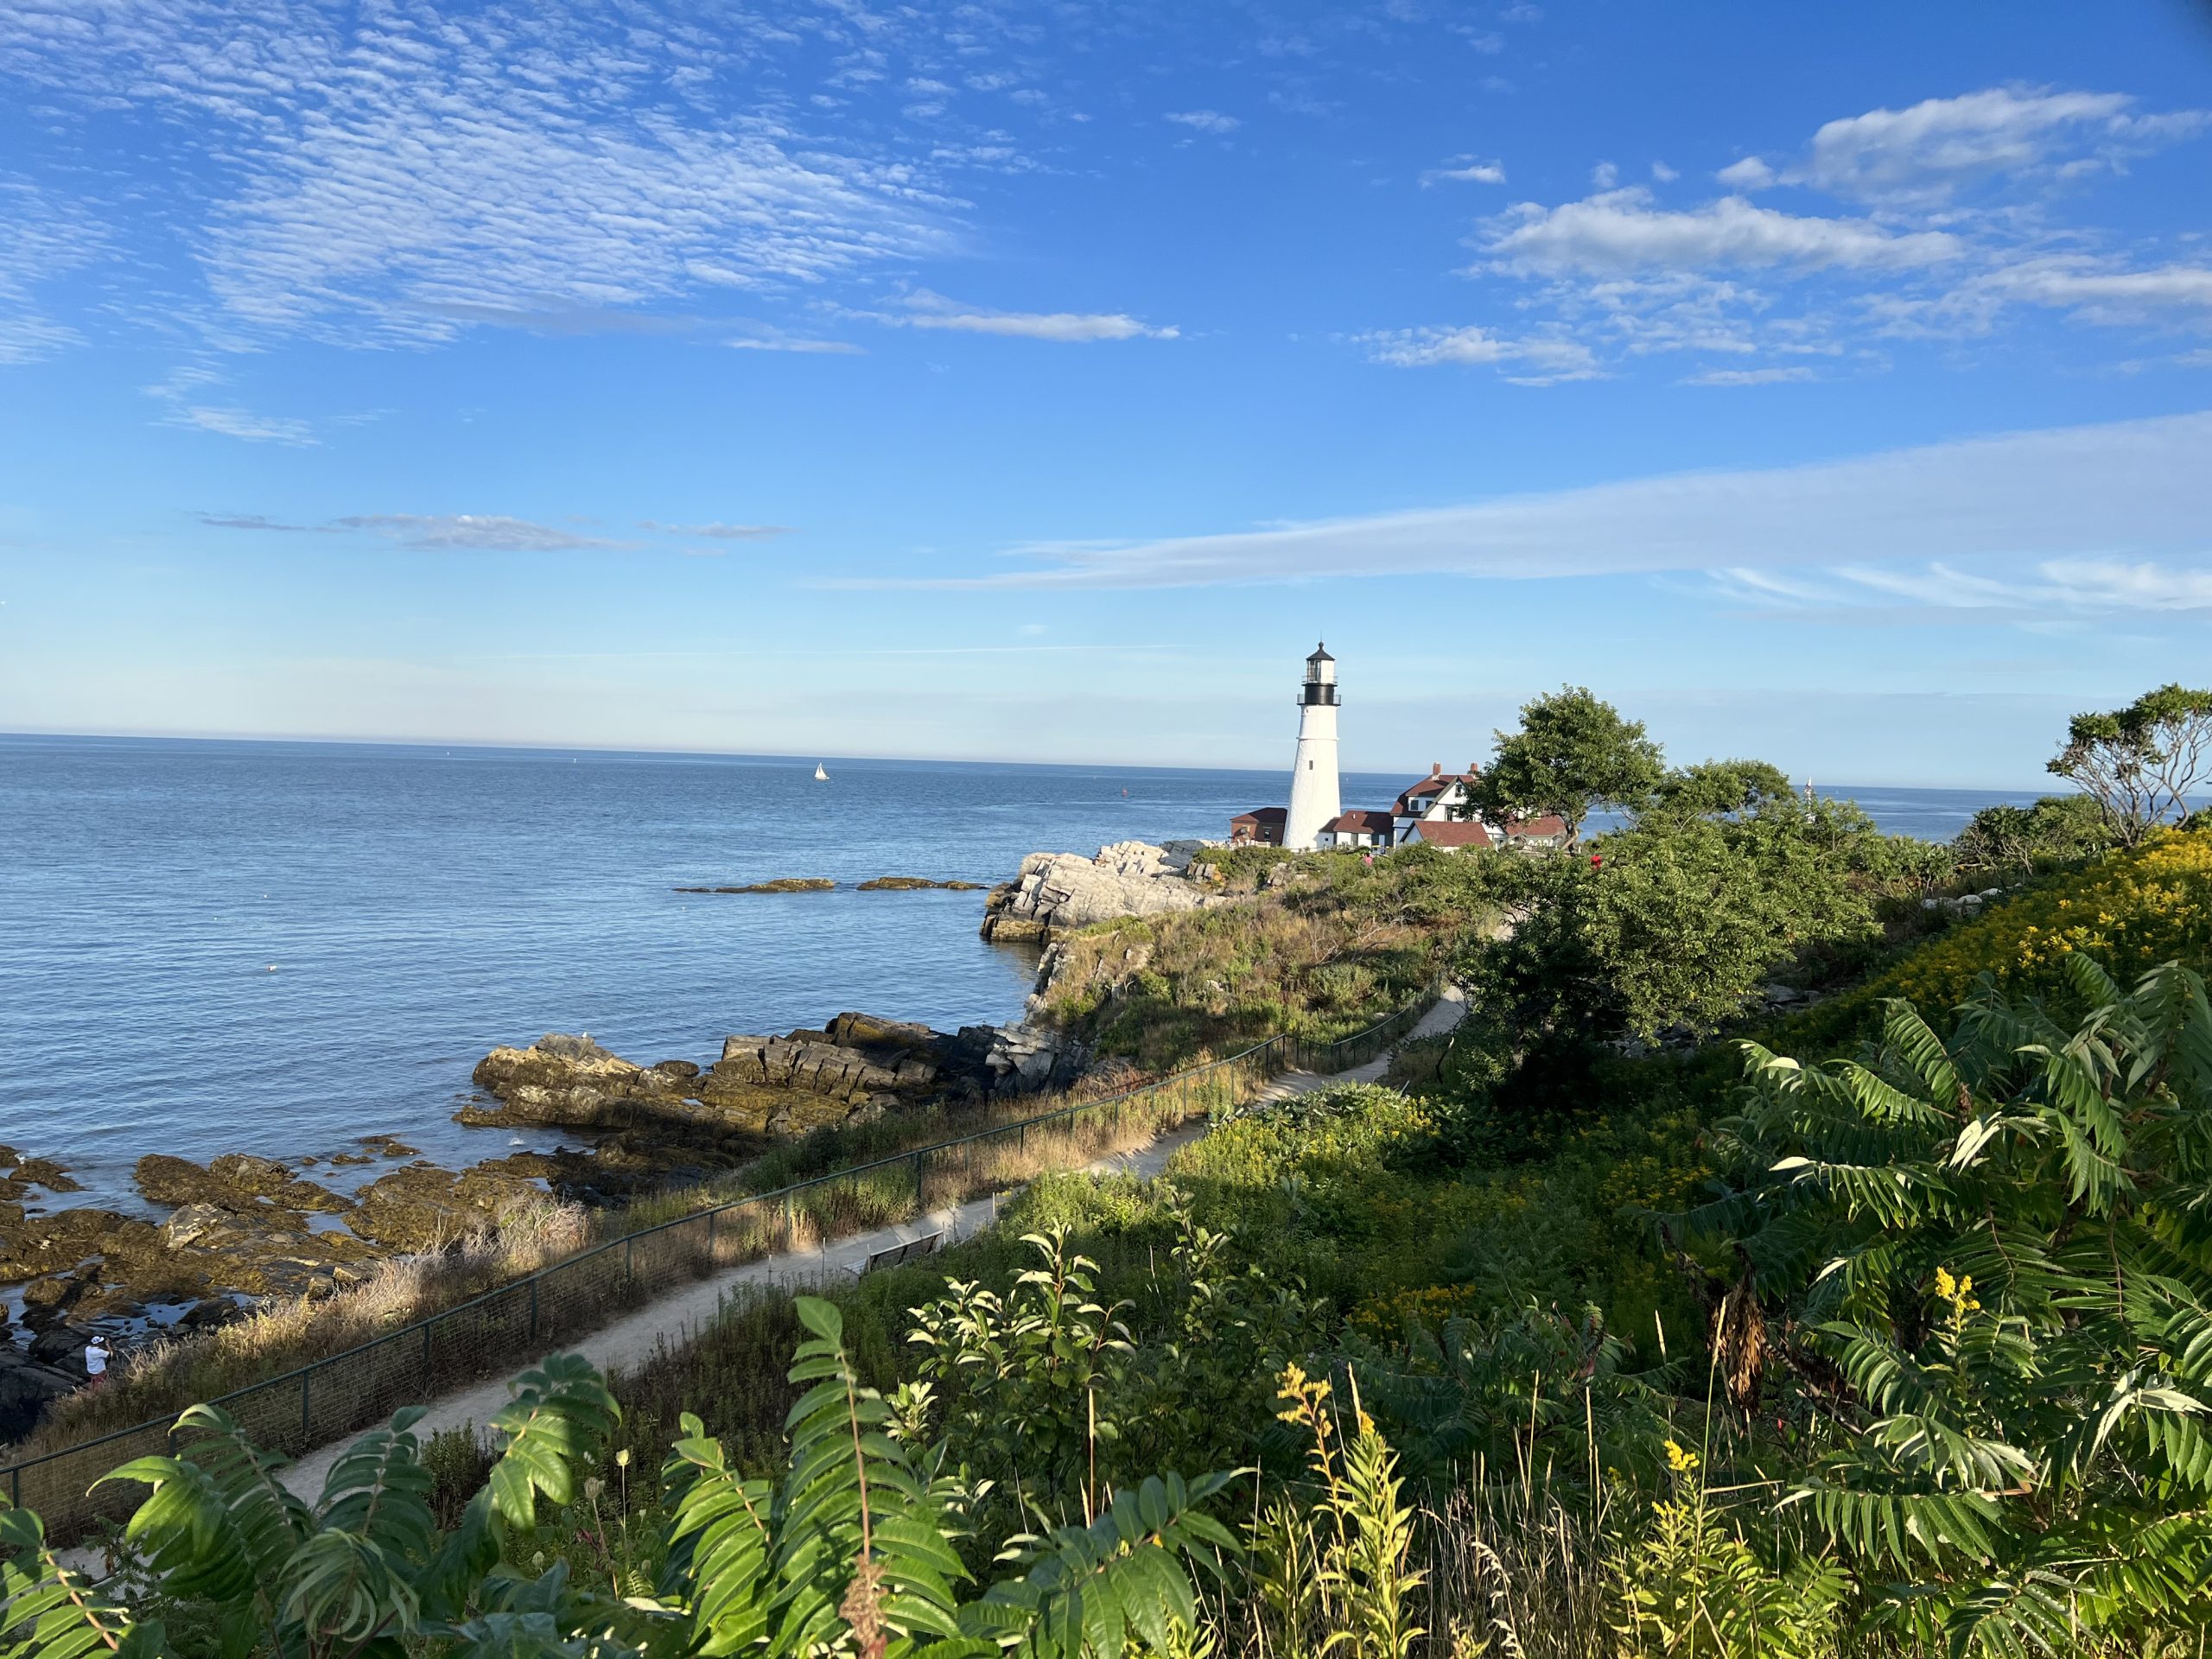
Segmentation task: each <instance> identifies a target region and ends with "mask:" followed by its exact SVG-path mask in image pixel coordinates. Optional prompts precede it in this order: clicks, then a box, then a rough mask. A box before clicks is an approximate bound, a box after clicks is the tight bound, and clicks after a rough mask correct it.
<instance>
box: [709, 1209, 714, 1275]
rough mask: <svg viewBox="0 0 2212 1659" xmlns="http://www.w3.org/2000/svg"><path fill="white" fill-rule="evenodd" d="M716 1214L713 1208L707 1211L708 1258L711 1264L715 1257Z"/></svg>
mask: <svg viewBox="0 0 2212 1659" xmlns="http://www.w3.org/2000/svg"><path fill="white" fill-rule="evenodd" d="M714 1259H715V1211H712V1210H709V1211H707V1260H708V1262H709V1263H710V1264H711V1263H712V1262H713V1261H714Z"/></svg>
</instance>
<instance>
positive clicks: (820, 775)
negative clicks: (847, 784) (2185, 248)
mask: <svg viewBox="0 0 2212 1659" xmlns="http://www.w3.org/2000/svg"><path fill="white" fill-rule="evenodd" d="M814 781H815V782H816V783H817V784H826V783H828V782H829V773H828V772H824V771H823V769H822V763H821V762H820V761H819V760H817V761H816V762H815V763H814Z"/></svg>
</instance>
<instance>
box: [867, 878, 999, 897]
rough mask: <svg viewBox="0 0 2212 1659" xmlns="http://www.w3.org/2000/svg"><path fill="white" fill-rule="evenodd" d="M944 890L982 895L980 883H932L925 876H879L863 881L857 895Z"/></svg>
mask: <svg viewBox="0 0 2212 1659" xmlns="http://www.w3.org/2000/svg"><path fill="white" fill-rule="evenodd" d="M930 887H938V888H942V889H943V890H944V891H945V892H947V893H981V892H982V890H983V884H982V882H980V881H932V880H930V879H929V878H928V877H927V876H925V875H879V876H876V877H874V878H873V879H872V880H867V881H863V882H861V884H860V886H859V887H855V889H854V891H855V893H919V892H921V891H923V890H924V889H925V888H930Z"/></svg>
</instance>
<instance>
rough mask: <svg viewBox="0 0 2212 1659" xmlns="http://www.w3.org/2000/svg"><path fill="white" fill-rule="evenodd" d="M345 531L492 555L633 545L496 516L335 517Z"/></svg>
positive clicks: (394, 514) (404, 543)
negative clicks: (479, 551) (368, 533)
mask: <svg viewBox="0 0 2212 1659" xmlns="http://www.w3.org/2000/svg"><path fill="white" fill-rule="evenodd" d="M331 522H332V524H334V525H336V526H337V527H339V528H340V529H344V530H359V531H368V532H370V533H371V534H372V535H378V536H384V537H389V538H390V539H391V540H392V541H395V542H397V543H399V544H400V545H401V546H403V547H410V548H419V549H426V550H429V549H447V548H469V549H476V550H484V551H487V552H495V553H567V552H584V551H602V550H621V549H626V548H629V547H632V546H634V545H636V543H631V542H616V541H609V540H607V538H606V537H600V536H583V535H579V534H578V533H577V532H576V531H572V530H563V529H561V528H560V527H559V526H558V525H555V524H534V523H532V522H531V520H529V519H527V518H506V517H505V516H504V515H501V514H499V513H473V512H457V513H420V512H370V513H357V514H355V515H353V517H350V518H334V519H333V520H332V521H331Z"/></svg>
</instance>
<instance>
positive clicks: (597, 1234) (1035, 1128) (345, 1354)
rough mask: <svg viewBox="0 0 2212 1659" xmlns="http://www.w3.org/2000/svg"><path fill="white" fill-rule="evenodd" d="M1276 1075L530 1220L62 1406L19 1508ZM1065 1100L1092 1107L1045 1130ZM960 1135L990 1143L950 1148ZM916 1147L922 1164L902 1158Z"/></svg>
mask: <svg viewBox="0 0 2212 1659" xmlns="http://www.w3.org/2000/svg"><path fill="white" fill-rule="evenodd" d="M1280 1066H1281V1056H1280V1055H1274V1054H1270V1055H1267V1056H1254V1057H1250V1058H1243V1059H1238V1060H1235V1061H1232V1062H1230V1063H1225V1064H1224V1065H1219V1066H1216V1067H1214V1068H1212V1069H1211V1070H1209V1071H1204V1072H1200V1073H1196V1074H1181V1075H1179V1076H1177V1077H1170V1078H1167V1079H1164V1080H1163V1081H1162V1082H1160V1084H1155V1085H1153V1086H1151V1087H1149V1088H1147V1089H1145V1090H1140V1091H1139V1092H1137V1093H1135V1094H1134V1095H1131V1096H1115V1097H1109V1099H1107V1100H1104V1101H1090V1102H1085V1101H1083V1100H1080V1099H1078V1100H1075V1101H1072V1102H1070V1101H1066V1100H1065V1097H1062V1099H1061V1100H1059V1101H1058V1102H1055V1101H1053V1100H1050V1099H1046V1098H1041V1097H1036V1096H1033V1097H1030V1098H1028V1099H1026V1100H1024V1101H1021V1102H1019V1103H1011V1104H1007V1105H1001V1106H998V1107H994V1108H989V1109H982V1110H979V1111H976V1112H972V1113H969V1114H963V1115H961V1116H956V1117H950V1118H947V1117H937V1118H933V1119H930V1120H916V1119H907V1120H904V1121H903V1122H886V1123H885V1124H879V1125H871V1126H868V1129H867V1132H866V1133H861V1132H850V1133H849V1134H847V1135H845V1136H843V1137H842V1138H840V1139H838V1140H836V1141H832V1142H829V1143H827V1145H826V1146H825V1144H824V1143H823V1142H819V1141H817V1143H816V1144H815V1145H814V1146H812V1147H798V1148H794V1149H792V1151H791V1154H790V1156H791V1159H792V1160H797V1166H799V1167H804V1160H809V1159H813V1158H821V1157H824V1156H828V1155H830V1154H831V1152H832V1151H833V1150H834V1151H836V1152H842V1153H844V1154H850V1153H851V1152H852V1151H854V1150H855V1149H865V1148H868V1147H870V1146H871V1143H872V1144H873V1145H874V1147H883V1146H885V1145H888V1146H889V1147H891V1148H892V1152H893V1158H894V1160H895V1161H892V1162H889V1163H879V1165H878V1166H875V1167H861V1168H856V1169H853V1170H851V1171H850V1173H849V1174H847V1175H844V1176H842V1177H840V1176H837V1175H836V1174H834V1173H833V1174H832V1175H831V1176H829V1177H828V1178H825V1179H819V1180H817V1182H815V1184H813V1185H809V1186H806V1187H804V1188H803V1189H801V1190H800V1191H798V1192H791V1193H789V1194H788V1195H787V1196H786V1197H785V1198H783V1199H781V1200H778V1199H776V1198H774V1197H773V1196H772V1195H771V1196H770V1197H769V1198H767V1199H766V1201H765V1202H762V1203H759V1204H754V1205H747V1206H745V1207H743V1208H741V1209H737V1210H717V1209H715V1206H716V1205H725V1204H727V1203H728V1202H729V1199H730V1198H731V1194H730V1193H729V1192H728V1188H727V1187H726V1186H717V1187H702V1188H699V1189H695V1190H692V1191H689V1192H683V1193H673V1194H664V1195H661V1196H660V1197H659V1198H656V1199H653V1200H650V1201H648V1202H646V1203H643V1204H639V1205H632V1206H629V1207H626V1208H625V1209H622V1210H617V1211H604V1212H598V1213H594V1212H590V1211H582V1210H580V1209H577V1208H575V1206H566V1205H540V1206H532V1207H531V1208H529V1209H526V1210H524V1211H518V1212H517V1213H515V1214H513V1215H512V1216H510V1217H504V1218H503V1224H502V1225H500V1226H499V1227H496V1228H489V1229H486V1230H485V1231H484V1232H483V1233H481V1234H480V1235H477V1236H472V1237H471V1238H468V1239H466V1240H461V1241H457V1242H456V1243H454V1245H453V1246H451V1247H449V1248H448V1249H447V1250H445V1251H443V1252H442V1253H439V1254H437V1255H428V1256H422V1257H416V1258H413V1259H410V1260H407V1261H404V1262H392V1263H390V1264H387V1265H386V1266H385V1268H383V1269H382V1270H380V1271H379V1273H378V1274H377V1276H376V1277H375V1278H374V1279H373V1280H372V1281H371V1282H370V1283H369V1284H367V1285H365V1286H363V1287H359V1288H358V1289H356V1290H354V1291H352V1292H348V1293H344V1294H340V1295H338V1296H334V1297H331V1298H328V1299H327V1300H321V1301H315V1302H307V1301H294V1302H285V1303H279V1304H270V1305H265V1306H263V1307H262V1308H260V1309H258V1310H257V1312H256V1313H254V1314H253V1315H251V1317H249V1318H247V1319H244V1320H242V1321H240V1322H238V1324H236V1325H231V1326H229V1327H226V1328H224V1329H221V1330H219V1331H216V1332H210V1333H207V1334H205V1335H202V1336H198V1337H194V1338H186V1339H182V1340H179V1341H175V1342H167V1343H162V1344H156V1346H154V1347H151V1348H149V1349H148V1350H144V1351H141V1352H139V1353H137V1354H135V1355H133V1356H131V1357H130V1358H129V1359H128V1360H127V1361H126V1362H125V1363H124V1364H123V1365H121V1366H119V1367H118V1374H117V1376H115V1379H114V1381H113V1382H111V1383H110V1385H109V1386H108V1387H107V1388H106V1389H104V1390H102V1391H99V1392H97V1393H86V1394H81V1395H76V1396H74V1397H73V1398H72V1399H70V1400H68V1401H67V1402H63V1403H62V1406H61V1408H60V1410H58V1411H57V1412H56V1413H55V1414H54V1415H53V1417H51V1418H50V1419H49V1421H48V1422H47V1423H45V1424H44V1425H42V1426H41V1428H40V1429H39V1431H38V1432H37V1433H36V1434H35V1436H34V1437H32V1439H31V1440H29V1441H27V1442H26V1443H24V1444H23V1445H22V1446H21V1447H19V1448H17V1449H16V1452H15V1454H14V1457H13V1458H12V1459H10V1460H11V1461H13V1462H16V1463H17V1464H18V1465H22V1464H23V1463H25V1462H26V1460H28V1459H48V1461H44V1462H41V1463H37V1464H33V1465H30V1466H29V1467H22V1468H21V1469H20V1470H19V1471H18V1472H17V1473H16V1475H15V1476H14V1477H12V1480H13V1483H14V1484H15V1486H16V1490H17V1491H18V1492H19V1493H20V1497H21V1501H22V1503H25V1504H28V1505H30V1506H32V1507H35V1508H37V1509H39V1510H41V1511H42V1512H43V1513H44V1514H45V1515H46V1516H47V1519H48V1523H49V1525H52V1526H54V1527H55V1528H57V1529H60V1531H62V1532H64V1533H68V1532H74V1531H78V1530H80V1529H82V1527H83V1526H84V1525H85V1524H86V1523H87V1522H90V1521H91V1520H92V1519H93V1518H94V1517H95V1516H96V1515H97V1514H98V1513H99V1510H100V1509H101V1507H103V1506H102V1505H101V1504H99V1503H96V1502H93V1501H90V1500H88V1499H87V1498H86V1497H85V1492H86V1487H87V1486H89V1484H91V1482H92V1479H93V1478H96V1477H97V1476H98V1475H99V1474H101V1473H104V1472H105V1470H106V1468H107V1467H108V1466H109V1465H111V1464H112V1463H113V1462H115V1461H117V1460H118V1458H119V1456H127V1455H130V1454H131V1453H133V1452H141V1451H146V1450H153V1449H157V1448H158V1446H160V1444H161V1441H162V1433H161V1430H160V1422H161V1421H162V1419H164V1418H167V1417H168V1416H171V1415H174V1414H175V1413H176V1412H178V1411H180V1410H181V1409H182V1408H183V1407H184V1406H186V1405H188V1404H191V1403H193V1402H197V1401H206V1400H214V1399H222V1398H225V1397H226V1396H228V1402H229V1408H230V1409H231V1410H232V1414H234V1415H235V1416H237V1417H238V1418H239V1419H240V1421H243V1422H245V1423H246V1424H247V1426H248V1428H249V1431H250V1432H251V1433H254V1434H255V1436H256V1437H257V1439H258V1440H260V1442H261V1443H262V1444H264V1445H267V1446H272V1447H275V1448H277V1449H280V1450H284V1451H288V1452H295V1453H296V1452H302V1451H305V1450H308V1449H310V1448H311V1447H313V1446H316V1445H319V1444H321V1443H323V1442H325V1441H327V1440H331V1439H334V1438H336V1437H338V1436H339V1435H340V1434H343V1433H346V1432H349V1431H350V1430H352V1429H354V1428H358V1427H362V1426H364V1425H365V1424H367V1423H370V1422H373V1421H378V1419H380V1418H381V1417H382V1416H383V1415H385V1414H386V1413H387V1412H388V1411H390V1410H391V1408H393V1407H395V1406H397V1405H398V1404H401V1403H404V1402H406V1401H408V1400H411V1399H422V1398H435V1397H436V1396H437V1395H440V1394H442V1393H444V1392H447V1391H448V1390H450V1389H452V1388H454V1387H456V1386H459V1385H461V1384H462V1383H468V1382H473V1381H475V1380H478V1379H480V1378H482V1377H486V1376H494V1375H498V1374H500V1373H503V1372H505V1371H510V1370H513V1369H514V1368H515V1367H516V1366H517V1365H518V1364H521V1363H526V1362H527V1361H528V1360H530V1359H531V1358H533V1357H536V1355H537V1353H539V1352H542V1351H544V1350H545V1349H546V1348H547V1347H548V1346H549V1345H550V1344H556V1343H558V1342H560V1341H563V1340H569V1339H573V1338H575V1337H577V1336H579V1335H582V1334H583V1333H585V1332H589V1331H591V1330H594V1329H596V1328H598V1327H599V1326H600V1325H604V1324H606V1323H607V1322H608V1321H609V1320H610V1319H613V1318H615V1317H618V1316H619V1315H620V1314H622V1313H626V1312H628V1311H630V1310H632V1309H633V1308H636V1307H639V1306H643V1305H644V1304H645V1303H647V1302H650V1301H651V1300H654V1299H655V1298H656V1297H658V1296H659V1295H661V1294H665V1292H667V1291H668V1290H669V1289H671V1288H673V1287H677V1286H680V1285H682V1284H685V1283H688V1282H690V1281H696V1280H697V1279H699V1278H701V1277H704V1276H707V1275H709V1274H715V1273H717V1272H721V1271H724V1270H727V1269H729V1268H734V1267H737V1266H740V1265H742V1264H744V1263H747V1262H753V1261H755V1260H758V1259H760V1258H761V1257H763V1256H766V1255H774V1254H778V1253H781V1252H787V1251H794V1250H804V1249H809V1248H811V1247H812V1246H814V1245H816V1244H818V1243H822V1242H823V1241H826V1240H830V1239H836V1238H839V1237H843V1236H849V1235H851V1234H853V1233H855V1232H860V1231H864V1230H868V1229H871V1228H874V1227H879V1226H881V1225H883V1224H887V1223H890V1222H894V1221H901V1220H905V1219H907V1218H909V1217H913V1216H915V1215H917V1214H919V1213H922V1212H924V1211H929V1210H931V1209H934V1208H937V1207H938V1206H942V1205H950V1204H957V1203H959V1202H962V1201H964V1200H966V1199H969V1198H976V1197H979V1196H982V1195H983V1194H986V1193H995V1192H1003V1191H1006V1190H1007V1189H1008V1188H1011V1187H1015V1186H1019V1185H1022V1184H1024V1183H1026V1182H1027V1181H1028V1180H1030V1179H1033V1178H1034V1177H1035V1176H1037V1175H1039V1174H1040V1173H1044V1172H1046V1171H1049V1170H1058V1169H1067V1168H1071V1167H1077V1166H1081V1165H1084V1164H1086V1163H1090V1162H1094V1161H1096V1160H1099V1159H1102V1158H1103V1157H1106V1156H1108V1155H1110V1154H1116V1153H1119V1152H1124V1151H1128V1150H1130V1149H1133V1148H1135V1147H1141V1146H1142V1145H1145V1144H1146V1143H1147V1142H1149V1141H1152V1140H1154V1139H1155V1138H1156V1137H1157V1136H1158V1135H1160V1133H1161V1132H1162V1131H1163V1130H1166V1129H1167V1128H1173V1127H1174V1126H1176V1125H1179V1124H1180V1123H1182V1122H1186V1121H1188V1120H1189V1119H1191V1118H1192V1117H1195V1116H1202V1115H1205V1114H1206V1113H1209V1112H1211V1111H1215V1110H1218V1109H1222V1108H1224V1107H1225V1106H1229V1105H1233V1104H1236V1103H1239V1102H1241V1101H1243V1100H1245V1099H1249V1097H1250V1096H1252V1095H1253V1094H1254V1093H1255V1092H1256V1091H1257V1090H1259V1089H1260V1088H1261V1087H1263V1086H1264V1085H1265V1084H1266V1083H1267V1082H1268V1078H1269V1077H1270V1076H1271V1075H1272V1073H1273V1071H1275V1070H1279V1069H1280ZM1056 1104H1072V1105H1074V1106H1076V1107H1077V1108H1083V1107H1085V1106H1088V1107H1089V1108H1090V1109H1078V1110H1077V1111H1075V1112H1073V1113H1071V1114H1070V1115H1067V1116H1060V1117H1058V1118H1057V1119H1055V1120H1054V1121H1052V1122H1037V1121H1036V1120H1037V1119H1038V1118H1039V1116H1045V1115H1046V1114H1048V1113H1050V1112H1051V1111H1052V1109H1054V1107H1055V1105H1056ZM963 1131H964V1132H965V1133H966V1134H968V1135H982V1136H983V1137H984V1138H982V1139H970V1140H967V1141H964V1142H963V1143H962V1144H958V1145H951V1146H947V1145H944V1144H942V1142H943V1141H944V1139H945V1138H946V1137H947V1135H948V1134H949V1133H952V1134H957V1133H960V1132H963ZM917 1142H919V1143H920V1144H919V1145H917V1144H916V1143H917ZM909 1148H912V1151H913V1152H914V1154H915V1155H914V1157H913V1158H912V1160H906V1159H905V1158H902V1157H898V1155H897V1154H900V1153H903V1152H905V1151H906V1150H907V1149H909ZM881 1156H882V1154H881V1153H880V1152H879V1154H878V1157H879V1159H880V1158H881ZM793 1166H794V1164H793V1163H784V1164H782V1165H781V1166H780V1167H777V1168H775V1170H774V1173H783V1172H784V1171H786V1170H788V1169H790V1168H791V1167H793ZM764 1174H765V1172H758V1171H756V1172H755V1173H754V1175H753V1179H763V1177H764ZM549 1268H550V1271H543V1270H545V1269H549ZM533 1274H538V1275H540V1276H537V1277H535V1278H533V1277H532V1275H533ZM518 1281H519V1282H518ZM425 1321H430V1323H429V1324H428V1325H425V1324H424V1322H425ZM403 1336H404V1340H403V1339H402V1338H403ZM418 1336H419V1344H418V1342H417V1338H418ZM302 1367H310V1368H313V1369H312V1370H308V1371H302ZM264 1379H266V1380H267V1381H266V1382H264ZM134 1430H135V1431H138V1432H137V1433H130V1431H134ZM103 1437H113V1438H111V1439H108V1440H105V1442H104V1443H103Z"/></svg>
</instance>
